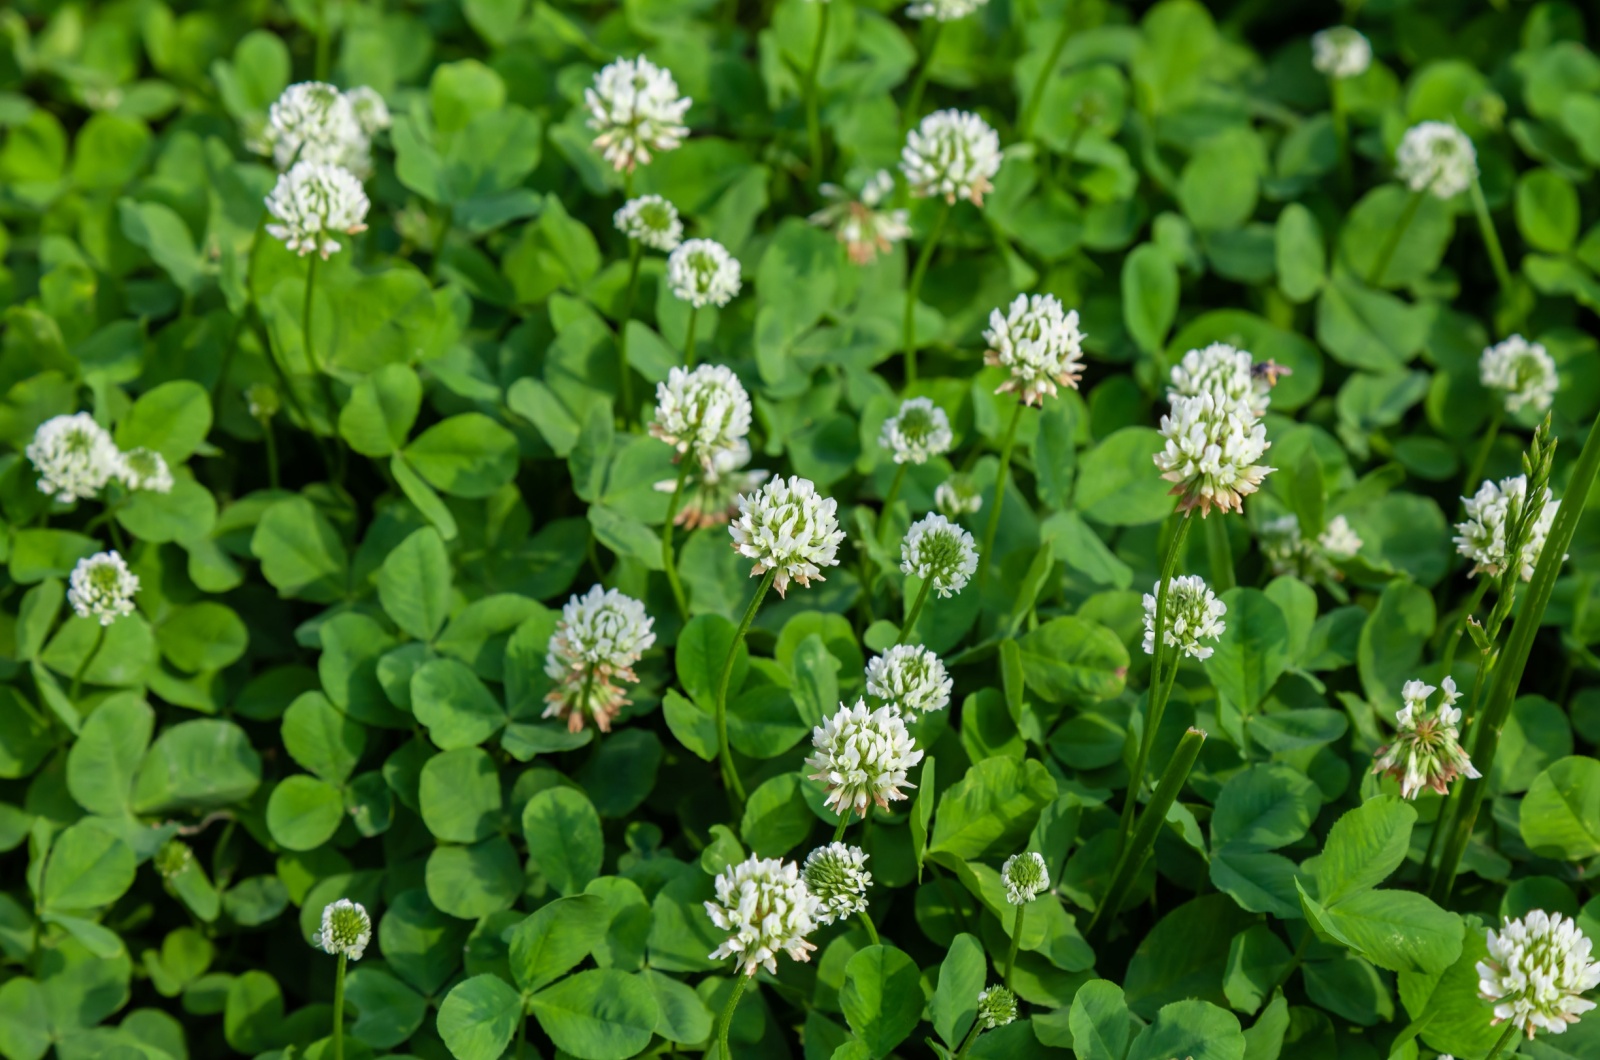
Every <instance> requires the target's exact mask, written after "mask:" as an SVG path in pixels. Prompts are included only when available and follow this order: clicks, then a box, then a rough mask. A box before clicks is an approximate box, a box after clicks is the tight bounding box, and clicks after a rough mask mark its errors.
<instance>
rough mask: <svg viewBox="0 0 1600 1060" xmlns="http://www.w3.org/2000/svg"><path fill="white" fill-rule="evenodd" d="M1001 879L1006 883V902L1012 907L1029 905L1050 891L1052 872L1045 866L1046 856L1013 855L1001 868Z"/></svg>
mask: <svg viewBox="0 0 1600 1060" xmlns="http://www.w3.org/2000/svg"><path fill="white" fill-rule="evenodd" d="M1000 879H1001V880H1003V881H1005V885H1006V901H1008V902H1010V903H1011V904H1012V905H1027V904H1028V903H1029V902H1031V901H1033V900H1034V899H1035V898H1037V897H1038V896H1039V892H1041V891H1046V890H1049V889H1050V870H1049V868H1047V867H1046V866H1045V863H1044V855H1043V854H1040V853H1038V852H1036V851H1032V850H1030V851H1028V852H1027V853H1025V854H1013V855H1011V856H1010V857H1009V858H1006V863H1005V864H1004V865H1002V866H1000Z"/></svg>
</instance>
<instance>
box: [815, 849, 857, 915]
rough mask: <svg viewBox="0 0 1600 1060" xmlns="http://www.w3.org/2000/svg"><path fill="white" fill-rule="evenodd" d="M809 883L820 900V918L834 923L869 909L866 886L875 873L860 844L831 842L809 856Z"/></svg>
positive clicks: (818, 913) (818, 912)
mask: <svg viewBox="0 0 1600 1060" xmlns="http://www.w3.org/2000/svg"><path fill="white" fill-rule="evenodd" d="M804 875H805V880H806V886H807V887H809V888H810V889H811V893H812V894H814V895H815V896H816V897H817V900H818V901H819V902H821V903H822V904H821V906H820V907H819V908H818V910H817V920H818V921H819V922H820V923H823V924H831V923H833V922H834V921H835V920H846V919H848V918H850V917H853V916H855V915H856V914H857V913H865V912H866V911H867V888H868V887H871V886H872V873H870V872H868V871H867V855H866V853H865V852H863V851H862V849H861V848H860V847H853V846H850V845H848V844H846V843H829V844H828V845H827V846H825V847H818V848H817V849H815V850H813V851H812V852H811V853H810V855H809V856H807V858H806V864H805V869H804Z"/></svg>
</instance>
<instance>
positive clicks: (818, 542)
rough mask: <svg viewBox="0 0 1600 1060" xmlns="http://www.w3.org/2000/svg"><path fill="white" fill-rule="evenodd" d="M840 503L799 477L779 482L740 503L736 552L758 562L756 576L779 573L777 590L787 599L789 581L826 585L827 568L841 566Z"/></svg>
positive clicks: (732, 526)
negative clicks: (825, 570)
mask: <svg viewBox="0 0 1600 1060" xmlns="http://www.w3.org/2000/svg"><path fill="white" fill-rule="evenodd" d="M838 508H839V506H838V504H837V503H836V502H835V501H834V500H833V499H832V498H831V497H823V496H821V495H820V494H818V493H817V487H816V485H815V484H814V483H813V482H812V481H811V480H810V479H804V478H801V477H800V476H799V475H794V476H791V477H790V478H788V479H784V478H782V477H779V478H775V479H773V480H772V481H771V482H768V483H766V484H765V485H763V486H762V487H761V488H760V489H758V490H756V491H754V492H753V493H748V494H746V495H744V496H742V497H740V498H739V515H738V517H737V518H735V519H734V520H733V521H732V522H731V523H729V524H728V532H729V533H730V534H732V535H733V548H734V551H735V552H737V553H739V554H740V555H741V556H744V557H746V558H747V559H753V560H755V561H756V565H755V568H754V569H753V570H751V572H750V574H751V576H752V577H754V576H755V575H758V574H765V573H766V572H767V571H769V570H772V571H776V572H777V575H776V576H775V577H774V578H773V582H772V586H773V588H775V589H777V590H778V595H779V596H782V595H784V592H785V590H787V589H788V588H789V582H791V581H797V582H799V583H800V584H801V585H804V586H809V585H810V584H811V579H813V578H815V579H816V580H817V581H819V582H820V581H825V580H826V579H825V578H823V576H822V568H823V567H837V566H838V565H839V543H840V542H841V541H843V540H844V531H843V530H840V529H839V516H838Z"/></svg>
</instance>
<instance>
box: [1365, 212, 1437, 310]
mask: <svg viewBox="0 0 1600 1060" xmlns="http://www.w3.org/2000/svg"><path fill="white" fill-rule="evenodd" d="M1426 194H1428V193H1427V192H1426V191H1414V192H1412V193H1411V197H1410V198H1409V199H1407V200H1406V205H1405V209H1403V210H1401V211H1400V220H1399V221H1398V222H1397V223H1396V224H1395V226H1394V227H1393V228H1391V229H1389V238H1388V239H1386V240H1384V241H1383V249H1382V250H1380V251H1378V257H1377V259H1376V260H1374V261H1373V263H1372V271H1371V272H1369V273H1367V286H1368V287H1377V286H1379V285H1380V283H1381V281H1382V280H1383V274H1384V273H1385V272H1387V271H1388V269H1389V259H1390V258H1393V257H1394V252H1395V251H1396V250H1398V249H1399V247H1400V240H1401V239H1403V238H1404V237H1405V234H1406V229H1408V228H1410V227H1411V219H1412V218H1413V217H1415V216H1417V210H1419V209H1421V207H1422V197H1423V196H1424V195H1426Z"/></svg>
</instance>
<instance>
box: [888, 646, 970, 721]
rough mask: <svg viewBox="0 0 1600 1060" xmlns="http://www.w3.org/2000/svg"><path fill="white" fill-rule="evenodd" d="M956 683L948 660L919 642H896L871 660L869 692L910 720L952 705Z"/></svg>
mask: <svg viewBox="0 0 1600 1060" xmlns="http://www.w3.org/2000/svg"><path fill="white" fill-rule="evenodd" d="M954 687H955V682H953V681H952V680H951V679H950V676H949V674H948V673H946V671H945V667H944V663H943V662H941V661H939V657H938V656H937V655H935V654H934V653H933V652H931V651H929V650H928V649H927V648H924V647H922V646H921V645H917V644H896V645H895V646H894V647H892V648H890V649H889V650H888V651H886V652H884V653H883V654H882V655H876V656H873V658H872V660H871V661H870V662H868V663H867V695H869V696H872V697H873V698H874V699H877V700H879V701H880V702H882V703H883V704H884V705H885V706H889V707H894V708H895V709H897V710H899V711H900V716H901V717H903V718H905V719H906V721H907V722H908V723H915V722H916V720H917V719H918V718H919V717H921V716H922V715H924V714H927V713H928V712H930V711H935V710H943V709H944V708H946V707H948V706H949V705H950V690H951V689H952V688H954Z"/></svg>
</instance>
